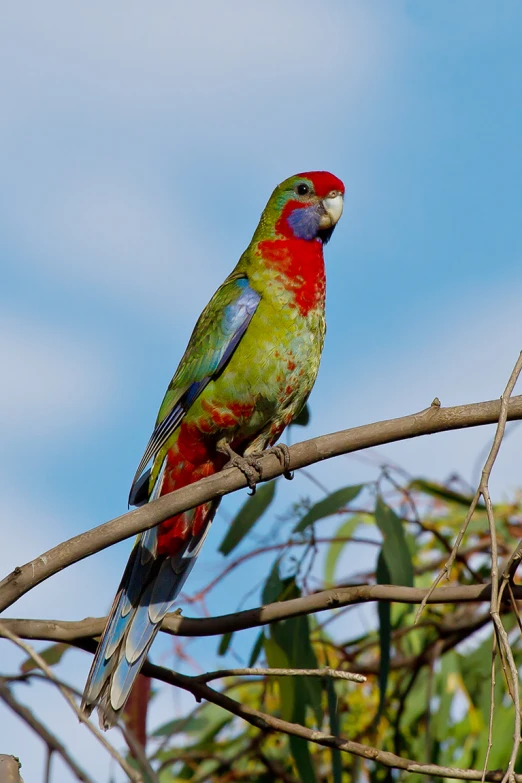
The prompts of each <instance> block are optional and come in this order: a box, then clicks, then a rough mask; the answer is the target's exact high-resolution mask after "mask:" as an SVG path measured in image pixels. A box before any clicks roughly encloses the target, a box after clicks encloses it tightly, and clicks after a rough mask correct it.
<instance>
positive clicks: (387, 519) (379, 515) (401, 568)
mask: <svg viewBox="0 0 522 783" xmlns="http://www.w3.org/2000/svg"><path fill="white" fill-rule="evenodd" d="M375 522H376V524H377V526H378V528H379V530H380V531H381V533H382V537H383V539H384V540H383V545H382V554H383V557H384V559H385V561H386V565H387V567H388V571H389V574H390V580H391V582H390V583H391V584H394V585H407V586H409V587H412V586H413V563H412V561H411V554H410V550H409V548H408V544H407V542H406V536H405V535H404V528H403V526H402V522H401V520H400V519H399V517H398V516H397V514H396V513H395V511H393V509H391V508H390V507H389V506H387V505H386V503H385V502H384V501H383V500H382V498H381V497H380V496H379V497H378V498H377V504H376V506H375Z"/></svg>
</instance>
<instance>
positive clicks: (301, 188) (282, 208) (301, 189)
mask: <svg viewBox="0 0 522 783" xmlns="http://www.w3.org/2000/svg"><path fill="white" fill-rule="evenodd" d="M343 199H344V184H343V183H342V182H341V180H340V179H338V178H337V177H335V176H334V175H333V174H330V173H329V172H328V171H309V172H306V173H304V174H296V175H294V176H293V177H289V178H288V179H285V181H284V182H282V183H281V184H280V185H278V186H277V188H276V189H275V190H274V192H273V193H272V195H271V197H270V200H269V201H268V204H267V206H266V209H265V211H264V213H263V216H262V218H261V224H260V227H261V226H262V228H263V229H264V230H263V233H265V232H266V230H267V229H269V230H271V233H272V235H279V236H281V237H285V238H287V239H304V240H307V241H313V240H316V239H318V240H320V241H322V242H323V243H326V242H328V240H329V239H330V237H331V235H332V233H333V230H334V228H335V225H336V223H337V222H338V220H339V218H340V217H341V215H342V212H343Z"/></svg>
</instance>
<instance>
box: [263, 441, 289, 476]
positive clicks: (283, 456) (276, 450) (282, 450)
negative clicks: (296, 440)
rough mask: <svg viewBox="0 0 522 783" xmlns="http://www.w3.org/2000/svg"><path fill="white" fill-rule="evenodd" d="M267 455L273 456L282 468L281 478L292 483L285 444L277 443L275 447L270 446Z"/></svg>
mask: <svg viewBox="0 0 522 783" xmlns="http://www.w3.org/2000/svg"><path fill="white" fill-rule="evenodd" d="M265 453H268V454H275V456H276V457H277V459H278V460H279V462H280V463H281V465H282V466H283V476H284V477H285V479H288V481H292V479H293V477H294V474H293V473H292V471H291V470H290V450H289V448H288V446H287V445H286V443H278V444H277V446H272V448H270V449H268V451H267V452H265Z"/></svg>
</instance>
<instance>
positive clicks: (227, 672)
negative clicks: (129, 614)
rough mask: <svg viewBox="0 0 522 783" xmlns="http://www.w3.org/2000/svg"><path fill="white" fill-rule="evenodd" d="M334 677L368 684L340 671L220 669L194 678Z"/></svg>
mask: <svg viewBox="0 0 522 783" xmlns="http://www.w3.org/2000/svg"><path fill="white" fill-rule="evenodd" d="M267 676H269V677H332V679H334V680H349V681H350V682H366V677H365V676H364V675H362V674H352V673H351V672H345V671H341V670H339V669H330V668H329V667H326V668H324V669H263V668H257V667H256V668H252V667H250V668H247V669H218V670H217V671H215V672H205V674H198V675H197V676H196V677H194V680H195V681H196V682H211V681H212V680H220V679H222V678H223V677H267Z"/></svg>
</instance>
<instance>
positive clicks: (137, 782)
mask: <svg viewBox="0 0 522 783" xmlns="http://www.w3.org/2000/svg"><path fill="white" fill-rule="evenodd" d="M0 634H1V635H2V636H4V637H5V638H6V639H9V640H10V641H11V642H13V644H16V645H17V647H20V648H21V649H22V650H24V651H25V652H26V653H27V655H29V656H30V657H31V658H32V659H33V661H34V662H35V663H36V664H37V665H38V666H39V667H40V669H42V671H43V672H45V674H46V675H47V677H48V678H49V679H50V680H51V681H52V682H54V683H55V684H56V686H57V687H58V689H59V691H60V692H61V694H62V695H63V697H64V699H65V701H66V702H67V703H68V704H69V705H70V706H71V707H72V709H73V711H74V712H75V713H76V715H77V716H78V718H79V719H80V721H81V722H82V723H83V724H84V725H85V726H87V728H88V729H89V731H91V732H92V733H93V734H94V736H95V737H96V739H97V740H98V741H99V742H100V744H101V745H103V747H104V748H105V749H106V750H107V752H108V753H109V754H110V755H111V756H112V757H113V759H114V760H115V761H117V762H118V764H119V765H120V767H121V768H122V769H123V771H124V772H125V774H126V775H127V776H128V778H129V779H130V780H132V781H134V783H143V778H142V776H141V775H140V773H139V772H137V771H136V770H135V769H133V768H132V767H131V766H130V764H128V763H127V761H126V760H125V759H124V758H123V756H121V755H120V754H119V753H118V751H117V750H116V748H114V747H113V746H112V745H111V744H110V742H108V741H107V740H106V739H105V737H104V736H103V734H102V732H101V731H100V730H99V729H98V728H96V726H95V725H94V724H93V723H91V722H90V721H89V719H88V718H86V717H85V715H84V713H83V712H82V711H81V710H80V708H79V707H78V705H77V704H76V702H75V700H74V699H73V697H72V696H71V694H70V693H69V690H68V689H67V688H64V687H63V685H61V683H59V682H58V681H57V678H56V677H55V675H54V672H53V671H52V669H51V667H50V666H49V665H48V664H47V663H46V662H45V661H44V659H43V658H42V656H41V655H39V653H37V652H36V650H35V649H33V648H32V647H31V645H29V644H27V642H24V641H22V639H20V638H19V637H18V636H17V635H16V634H14V633H12V632H11V631H10V630H9V629H8V628H6V627H5V626H4V625H3V623H0Z"/></svg>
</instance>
